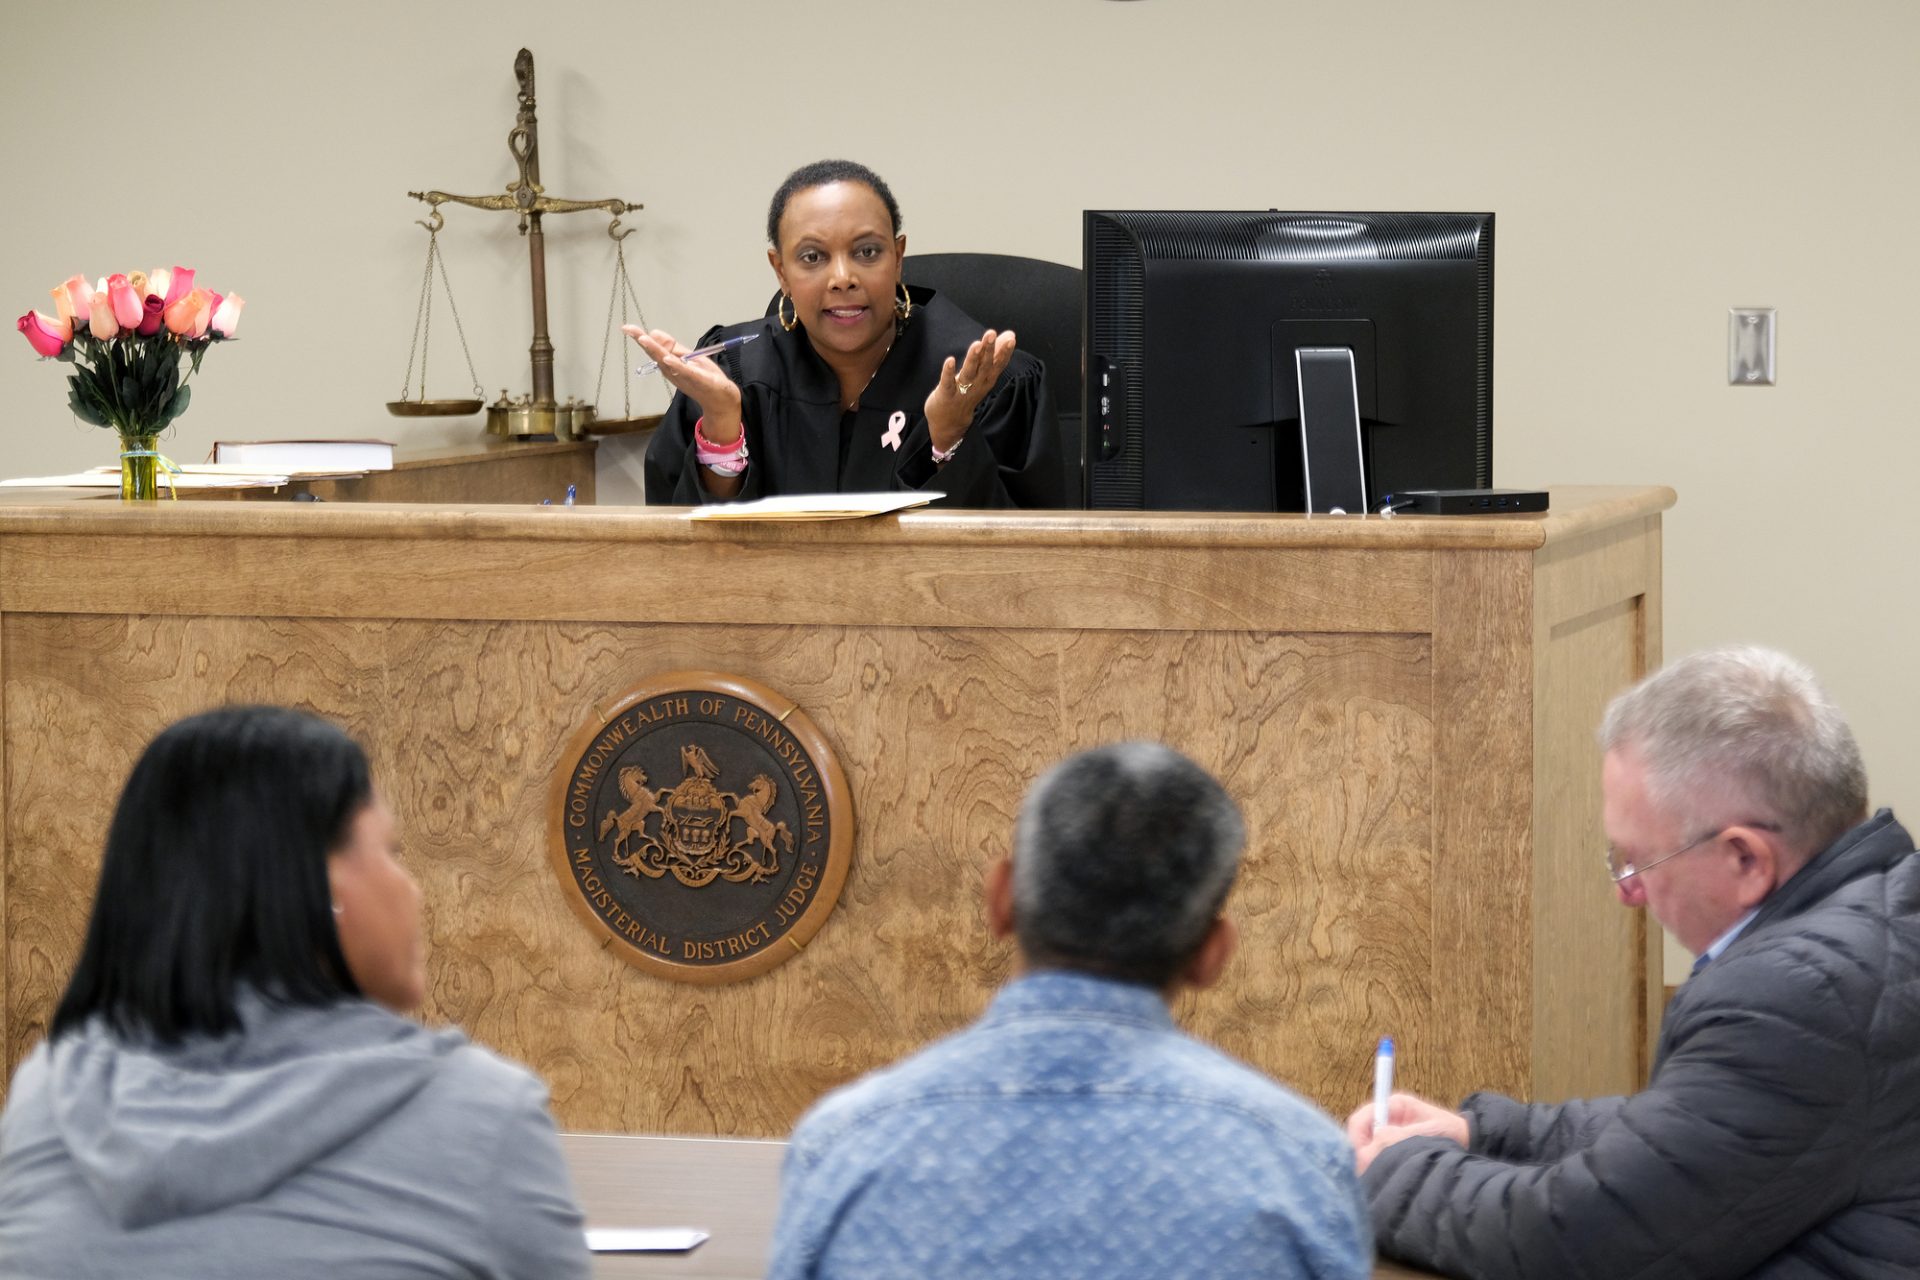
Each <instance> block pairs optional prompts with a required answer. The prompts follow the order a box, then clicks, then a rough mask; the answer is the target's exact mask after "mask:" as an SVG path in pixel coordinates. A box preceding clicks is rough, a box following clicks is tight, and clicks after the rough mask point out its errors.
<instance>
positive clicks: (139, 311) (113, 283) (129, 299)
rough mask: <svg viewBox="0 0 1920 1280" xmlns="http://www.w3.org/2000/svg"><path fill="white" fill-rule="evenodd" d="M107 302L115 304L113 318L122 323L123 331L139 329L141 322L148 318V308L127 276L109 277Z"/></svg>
mask: <svg viewBox="0 0 1920 1280" xmlns="http://www.w3.org/2000/svg"><path fill="white" fill-rule="evenodd" d="M107 300H108V301H109V302H111V303H112V304H113V318H114V319H115V320H118V321H119V322H120V327H121V328H122V329H138V328H139V327H140V321H141V320H143V319H145V318H146V308H145V307H144V306H142V305H141V303H140V299H139V298H138V297H137V296H136V295H135V294H134V292H133V285H132V284H131V283H130V282H129V281H128V280H127V278H126V277H125V276H108V277H107Z"/></svg>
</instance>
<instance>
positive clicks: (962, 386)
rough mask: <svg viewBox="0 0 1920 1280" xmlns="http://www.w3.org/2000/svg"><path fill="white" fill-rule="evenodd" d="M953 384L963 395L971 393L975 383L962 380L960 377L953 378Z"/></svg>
mask: <svg viewBox="0 0 1920 1280" xmlns="http://www.w3.org/2000/svg"><path fill="white" fill-rule="evenodd" d="M953 385H954V389H955V390H957V391H958V392H959V393H960V394H961V395H963V396H964V395H968V394H971V393H972V391H973V384H972V383H971V382H962V381H960V379H958V378H955V379H954V380H953Z"/></svg>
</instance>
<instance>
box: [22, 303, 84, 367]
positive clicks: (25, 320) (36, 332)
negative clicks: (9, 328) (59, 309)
mask: <svg viewBox="0 0 1920 1280" xmlns="http://www.w3.org/2000/svg"><path fill="white" fill-rule="evenodd" d="M19 329H20V332H21V333H22V334H24V335H26V339H27V341H28V343H30V344H31V345H32V347H33V349H34V350H35V351H38V352H39V353H40V354H41V355H43V356H57V355H59V354H60V353H61V352H62V351H64V350H66V348H67V343H68V341H70V340H71V339H72V337H73V322H72V321H71V320H67V319H65V318H64V317H55V316H45V315H41V314H40V313H39V312H38V311H29V312H27V314H25V315H23V316H21V317H20V323H19Z"/></svg>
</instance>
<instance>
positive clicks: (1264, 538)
mask: <svg viewBox="0 0 1920 1280" xmlns="http://www.w3.org/2000/svg"><path fill="white" fill-rule="evenodd" d="M1673 500H1674V496H1673V490H1671V489H1661V488H1652V487H1641V486H1634V487H1629V486H1619V487H1611V488H1609V487H1603V486H1572V487H1566V488H1556V489H1554V490H1553V510H1552V511H1551V512H1548V513H1545V514H1542V515H1538V516H1500V517H1493V518H1486V517H1478V516H1468V517H1457V516H1395V517H1381V516H1313V515H1246V514H1237V513H1232V512H1197V513H1196V512H1182V511H994V512H982V511H949V510H927V509H922V510H915V511H908V512H905V513H903V514H901V515H898V516H886V517H880V518H876V519H870V520H827V521H813V522H798V523H795V522H786V521H773V522H729V523H710V522H695V521H689V520H687V519H686V509H685V508H680V507H666V508H639V507H599V508H593V507H586V508H581V507H575V508H572V509H570V510H559V511H556V510H554V509H553V508H541V509H539V510H526V509H520V510H515V509H512V508H505V507H471V506H435V507H420V506H380V505H377V504H372V503H367V504H353V505H345V506H343V505H333V504H327V505H319V506H316V505H313V504H307V503H302V504H300V505H298V506H295V505H293V504H290V503H234V504H220V503H211V504H202V503H178V502H162V503H156V504H153V505H151V506H146V505H142V504H121V503H118V502H98V501H85V502H74V501H72V500H71V499H70V498H69V499H64V500H63V499H61V498H60V497H58V496H57V495H56V496H50V495H48V494H47V493H45V492H37V493H36V492H34V491H31V490H5V491H0V537H5V536H7V535H11V534H30V535H34V536H40V535H45V534H49V533H71V534H103V535H107V536H113V537H141V538H154V537H161V536H182V537H193V536H205V535H212V536H214V537H222V538H288V537H316V536H317V537H365V538H382V539H387V540H391V541H409V542H419V541H432V540H437V539H443V538H452V539H458V540H461V541H479V540H487V539H505V540H510V541H516V542H569V541H575V540H580V539H587V540H591V541H595V542H601V543H620V542H651V543H659V544H666V543H669V542H679V543H686V544H690V545H695V546H705V547H714V546H754V545H769V544H777V545H781V546H792V545H799V544H807V545H814V546H823V545H832V546H848V547H852V546H866V547H874V546H890V547H896V548H899V547H911V548H914V549H915V550H916V551H918V550H924V549H925V548H927V547H932V546H951V547H976V548H979V547H984V548H988V549H991V550H1001V549H1004V548H1006V547H1008V546H1014V545H1018V546H1023V547H1074V548H1087V547H1121V548H1124V549H1127V550H1132V551H1156V552H1157V551H1161V550H1167V549H1171V548H1178V547H1197V548H1202V549H1228V548H1248V547H1251V548H1258V549H1262V550H1352V549H1355V548H1362V547H1365V548H1375V549H1380V550H1391V551H1417V550H1433V549H1446V550H1453V551H1465V550H1485V551H1515V550H1526V551H1533V550H1537V549H1539V548H1540V547H1543V546H1546V545H1549V544H1550V543H1554V542H1558V541H1562V540H1565V539H1568V538H1580V537H1585V536H1587V535H1589V534H1591V533H1594V532H1597V531H1599V530H1602V529H1606V528H1609V527H1611V526H1613V525H1616V524H1621V523H1624V522H1627V521H1630V520H1635V519H1640V518H1644V517H1647V516H1657V515H1658V514H1659V513H1660V512H1662V511H1664V510H1666V509H1667V508H1668V507H1670V506H1672V505H1673Z"/></svg>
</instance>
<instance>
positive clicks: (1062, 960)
mask: <svg viewBox="0 0 1920 1280" xmlns="http://www.w3.org/2000/svg"><path fill="white" fill-rule="evenodd" d="M1244 839H1245V834H1244V829H1243V827H1242V824H1241V821H1240V815H1239V812H1238V810H1237V809H1236V808H1235V806H1234V804H1233V802H1232V801H1231V800H1229V799H1228V798H1227V795H1226V793H1225V792H1224V791H1223V790H1222V789H1221V788H1220V785H1219V783H1217V782H1215V781H1214V780H1213V778H1212V777H1210V776H1209V775H1208V774H1207V773H1206V772H1205V771H1204V770H1202V769H1201V768H1200V767H1199V766H1197V765H1195V764H1194V763H1193V762H1192V761H1190V760H1188V759H1186V758H1185V757H1184V756H1181V755H1179V754H1178V753H1176V752H1174V751H1171V750H1169V749H1167V748H1166V747H1163V746H1160V745H1158V744H1155V743H1142V742H1134V743H1123V744H1120V745H1117V746H1109V747H1102V748H1099V749H1097V750H1094V751H1088V752H1086V753H1084V754H1081V755H1078V756H1075V757H1073V758H1072V759H1069V760H1067V761H1066V762H1065V763H1063V764H1061V765H1059V766H1057V767H1056V768H1054V769H1053V770H1052V771H1051V772H1049V773H1048V774H1047V775H1046V776H1045V777H1043V778H1042V779H1041V780H1040V781H1039V783H1038V784H1036V785H1035V786H1034V788H1033V790H1032V792H1031V793H1030V794H1029V795H1028V797H1027V800H1026V803H1025V805H1024V806H1023V807H1022V809H1021V812H1020V817H1019V820H1018V822H1017V824H1016V826H1015V831H1014V853H1013V857H1012V859H1011V861H1004V860H1003V861H1001V862H999V863H997V864H995V865H994V867H993V868H992V869H991V870H990V871H989V873H988V876H987V884H986V910H987V923H988V927H989V928H990V929H991V930H992V932H993V934H994V936H995V937H997V938H1004V937H1008V936H1012V937H1014V938H1016V939H1017V940H1018V943H1019V948H1020V965H1019V969H1018V972H1017V973H1016V975H1015V977H1014V979H1013V981H1012V982H1010V983H1008V984H1007V986H1006V987H1005V988H1004V989H1003V990H1002V991H1001V992H1000V993H999V995H998V996H997V997H996V998H995V999H994V1002H993V1004H992V1006H991V1007H990V1008H989V1009H988V1010H987V1014H986V1016H985V1017H984V1018H982V1019H981V1020H980V1021H979V1022H978V1023H976V1024H975V1025H973V1026H972V1027H970V1028H968V1029H967V1030H965V1031H962V1032H960V1033H959V1034H957V1035H954V1036H951V1037H949V1038H948V1039H946V1040H943V1041H941V1042H940V1043H938V1044H935V1045H933V1046H932V1047H931V1048H929V1049H927V1050H925V1051H924V1052H922V1053H919V1054H917V1055H915V1056H914V1057H912V1058H909V1059H907V1060H905V1061H904V1062H900V1063H897V1064H895V1065H894V1066H892V1067H889V1068H887V1069H885V1070H883V1071H879V1072H876V1073H875V1074H873V1075H872V1076H869V1077H868V1078H866V1079H865V1080H862V1081H859V1082H858V1083H856V1084H853V1085H851V1086H849V1087H848V1088H845V1089H842V1090H840V1091H838V1092H836V1093H834V1094H831V1095H829V1096H828V1097H827V1098H826V1099H824V1100H823V1101H822V1102H821V1103H820V1104H819V1105H818V1106H816V1107H815V1108H814V1109H813V1110H812V1111H811V1112H810V1113H808V1115H807V1116H806V1117H805V1118H804V1119H803V1120H802V1121H801V1122H800V1126H799V1128H798V1129H796V1130H795V1131H794V1135H793V1145H792V1148H791V1149H790V1150H789V1152H788V1154H787V1163H786V1168H785V1172H784V1185H783V1187H782V1197H781V1205H780V1220H779V1225H778V1227H777V1229H776V1230H775V1232H774V1243H773V1259H772V1266H771V1269H770V1270H769V1272H768V1275H769V1277H770V1280H785V1278H787V1277H802V1276H804V1277H860V1278H861V1280H879V1278H882V1277H895V1276H898V1277H921V1276H940V1277H946V1278H949V1280H964V1278H965V1277H988V1276H992V1277H1012V1276H1047V1277H1051V1278H1057V1277H1073V1276H1087V1277H1101V1280H1126V1277H1132V1276H1139V1277H1153V1280H1167V1278H1169V1277H1180V1276H1193V1277H1219V1276H1233V1277H1268V1276H1271V1277H1315V1278H1316V1280H1317V1278H1320V1277H1328V1278H1333V1277H1339V1278H1342V1280H1344V1278H1347V1277H1354V1278H1356V1280H1357V1278H1362V1277H1365V1276H1367V1274H1368V1273H1369V1270H1370V1266H1371V1246H1370V1242H1369V1232H1368V1226H1367V1218H1366V1210H1365V1208H1364V1206H1363V1205H1362V1203H1361V1200H1360V1196H1359V1190H1358V1186H1357V1183H1356V1181H1355V1177H1354V1172H1353V1156H1352V1151H1351V1150H1350V1149H1349V1148H1348V1147H1347V1145H1346V1143H1345V1141H1344V1138H1343V1136H1342V1134H1341V1132H1340V1130H1338V1129H1337V1128H1335V1127H1334V1125H1333V1123H1332V1122H1331V1121H1330V1120H1329V1119H1328V1118H1327V1117H1326V1116H1325V1115H1323V1114H1321V1113H1320V1112H1319V1111H1317V1110H1315V1109H1314V1107H1312V1106H1311V1105H1310V1104H1308V1103H1306V1102H1304V1101H1302V1100H1301V1099H1300V1098H1298V1097H1295V1096H1294V1095H1293V1094H1291V1093H1289V1092H1288V1091H1287V1090H1285V1089H1283V1088H1281V1087H1280V1086H1279V1085H1277V1084H1275V1083H1274V1082H1272V1081H1271V1080H1268V1079H1267V1078H1266V1077H1264V1076H1262V1075H1260V1074H1259V1073H1257V1072H1255V1071H1253V1070H1252V1069H1250V1068H1248V1067H1246V1066H1244V1065H1242V1064H1240V1063H1238V1062H1236V1061H1234V1060H1233V1059H1231V1058H1228V1057H1227V1056H1225V1055H1224V1054H1222V1053H1220V1052H1219V1051H1218V1050H1216V1049H1213V1048H1210V1047H1209V1046H1207V1045H1205V1044H1202V1043H1200V1042H1199V1041H1197V1040H1194V1039H1192V1038H1191V1037H1189V1036H1186V1035H1183V1034H1182V1033H1181V1032H1180V1031H1179V1030H1178V1029H1177V1028H1176V1027H1175V1026H1174V1024H1173V1019H1172V1017H1171V1015H1170V1014H1169V1012H1168V1007H1167V1001H1168V999H1169V997H1171V996H1172V995H1173V994H1174V993H1175V992H1177V991H1178V990H1179V989H1180V988H1181V987H1183V986H1193V987H1205V986H1209V985H1211V984H1212V983H1213V982H1214V981H1215V979H1217V978H1218V977H1219V975H1220V972H1221V970H1222V968H1224V966H1225V965H1226V962H1227V958H1228V957H1229V955H1231V954H1232V951H1233V947H1234V940H1235V934H1234V929H1233V926H1232V924H1231V923H1230V922H1229V921H1228V920H1227V919H1226V918H1225V917H1224V916H1222V915H1221V914H1220V908H1221V905H1222V903H1223V901H1224V900H1225V898H1226V896H1227V890H1228V888H1229V887H1230V886H1231V885H1232V883H1233V878H1234V873H1235V872H1236V871H1237V869H1238V867H1239V862H1240V849H1241V845H1242V843H1243V842H1244Z"/></svg>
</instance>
